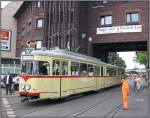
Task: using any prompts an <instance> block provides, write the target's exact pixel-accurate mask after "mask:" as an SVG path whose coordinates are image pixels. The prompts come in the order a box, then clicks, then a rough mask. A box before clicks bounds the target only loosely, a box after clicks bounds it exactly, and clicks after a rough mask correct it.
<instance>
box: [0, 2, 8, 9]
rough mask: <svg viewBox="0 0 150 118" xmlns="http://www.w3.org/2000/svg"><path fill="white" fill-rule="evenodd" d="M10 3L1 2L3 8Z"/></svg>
mask: <svg viewBox="0 0 150 118" xmlns="http://www.w3.org/2000/svg"><path fill="white" fill-rule="evenodd" d="M9 2H10V1H1V8H4V7H5V6H6V5H7V4H8V3H9Z"/></svg>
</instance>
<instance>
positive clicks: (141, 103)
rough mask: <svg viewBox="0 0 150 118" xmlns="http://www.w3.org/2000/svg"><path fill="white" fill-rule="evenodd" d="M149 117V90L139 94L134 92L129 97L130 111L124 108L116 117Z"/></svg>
mask: <svg viewBox="0 0 150 118" xmlns="http://www.w3.org/2000/svg"><path fill="white" fill-rule="evenodd" d="M146 116H148V90H147V89H146V88H145V89H143V90H141V91H139V92H133V91H132V95H131V96H129V109H128V110H127V111H125V110H123V109H122V108H121V109H120V110H119V111H118V112H117V114H116V115H115V117H118V118H121V117H129V118H130V117H136V118H144V117H146Z"/></svg>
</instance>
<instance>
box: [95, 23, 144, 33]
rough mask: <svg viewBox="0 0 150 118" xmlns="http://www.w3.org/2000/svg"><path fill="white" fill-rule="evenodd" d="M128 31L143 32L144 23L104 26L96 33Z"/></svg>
mask: <svg viewBox="0 0 150 118" xmlns="http://www.w3.org/2000/svg"><path fill="white" fill-rule="evenodd" d="M127 32H142V25H130V26H115V27H102V28H97V32H96V34H111V33H127Z"/></svg>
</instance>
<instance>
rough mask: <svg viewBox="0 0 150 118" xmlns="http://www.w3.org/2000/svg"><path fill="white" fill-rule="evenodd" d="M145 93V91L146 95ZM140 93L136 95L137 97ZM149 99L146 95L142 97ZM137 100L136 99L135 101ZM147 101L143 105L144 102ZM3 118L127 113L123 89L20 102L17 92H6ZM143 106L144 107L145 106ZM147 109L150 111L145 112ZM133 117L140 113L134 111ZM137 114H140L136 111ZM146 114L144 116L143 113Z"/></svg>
mask: <svg viewBox="0 0 150 118" xmlns="http://www.w3.org/2000/svg"><path fill="white" fill-rule="evenodd" d="M143 93H144V92H143ZM135 95H136V94H134V96H135ZM143 96H145V94H144V95H142V97H143ZM134 101H135V100H134ZM141 101H143V103H142V102H141ZM139 102H140V105H143V108H142V109H143V110H144V115H145V114H146V113H147V112H148V111H147V106H146V104H147V103H146V99H145V97H143V98H139ZM2 103H3V104H2V106H1V107H2V118H4V117H27V118H29V117H40V118H44V117H64V118H67V117H115V116H121V115H122V114H124V113H125V112H126V111H123V110H122V96H121V87H119V86H118V87H114V88H110V89H106V90H101V91H99V92H96V93H89V94H86V95H77V96H75V97H70V98H67V99H65V100H64V101H60V100H53V101H51V100H49V99H46V100H39V101H30V102H24V103H21V102H20V97H19V96H18V94H17V93H13V95H12V96H11V95H8V96H6V95H5V91H4V90H2ZM141 103H142V104H141ZM145 109H146V110H145ZM130 112H131V113H130V114H133V116H134V115H135V116H136V114H135V113H132V111H130ZM135 112H137V111H136V110H135ZM142 115H143V113H142Z"/></svg>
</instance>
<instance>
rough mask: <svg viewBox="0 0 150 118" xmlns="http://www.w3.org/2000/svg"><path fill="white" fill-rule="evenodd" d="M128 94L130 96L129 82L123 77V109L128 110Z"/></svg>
mask: <svg viewBox="0 0 150 118" xmlns="http://www.w3.org/2000/svg"><path fill="white" fill-rule="evenodd" d="M128 96H129V84H128V81H127V80H125V79H122V98H123V109H124V110H128Z"/></svg>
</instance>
